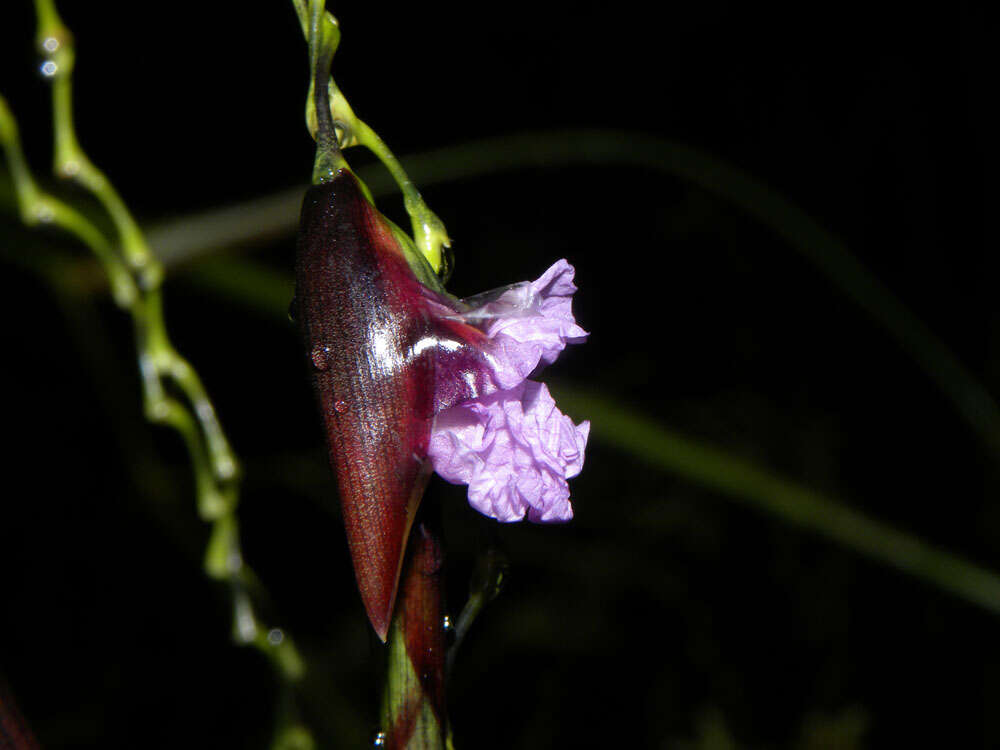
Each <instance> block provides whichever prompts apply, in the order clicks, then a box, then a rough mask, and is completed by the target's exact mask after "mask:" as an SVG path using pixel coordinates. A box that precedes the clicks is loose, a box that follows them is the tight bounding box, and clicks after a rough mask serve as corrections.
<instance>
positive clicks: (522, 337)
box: [427, 260, 590, 522]
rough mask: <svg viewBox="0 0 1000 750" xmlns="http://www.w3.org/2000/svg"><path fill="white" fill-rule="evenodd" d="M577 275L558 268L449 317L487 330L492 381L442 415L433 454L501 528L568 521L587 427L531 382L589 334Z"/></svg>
mask: <svg viewBox="0 0 1000 750" xmlns="http://www.w3.org/2000/svg"><path fill="white" fill-rule="evenodd" d="M573 274H574V270H573V267H572V266H571V265H570V264H569V263H567V262H566V261H565V260H559V261H557V262H556V263H555V264H553V265H552V267H551V268H549V270H548V271H546V272H545V273H544V274H543V275H542V277H541V278H539V279H538V280H537V281H534V282H530V283H528V282H525V283H522V284H515V285H513V286H510V287H506V288H504V289H501V290H497V291H495V292H490V293H487V294H485V295H480V296H479V297H477V298H474V299H471V300H465V304H466V305H467V308H466V310H464V311H462V312H460V313H455V312H452V313H451V314H450V315H448V316H446V317H449V318H451V319H455V320H460V321H461V322H462V323H464V324H467V325H472V326H474V327H476V328H477V329H479V330H480V331H482V333H483V334H484V335H485V341H483V342H482V343H481V344H480V346H481V350H482V352H483V355H484V357H483V360H484V362H485V366H486V367H487V368H488V369H489V372H488V373H487V374H486V377H485V378H483V377H482V375H480V380H483V381H485V382H487V383H489V386H488V387H486V388H480V389H479V392H480V393H482V394H485V395H478V396H477V397H476V398H472V399H471V400H466V401H464V402H461V403H458V404H457V405H455V406H451V407H450V408H448V409H445V410H443V411H441V412H440V413H439V414H438V415H437V417H436V418H435V420H434V424H433V426H432V428H431V438H430V443H429V445H428V450H427V455H428V458H429V459H430V460H431V463H432V465H433V466H434V470H435V471H436V472H437V473H438V474H440V475H441V477H443V478H444V479H446V480H447V481H449V482H452V483H455V484H468V485H469V503H470V504H471V505H472V506H473V507H474V508H475V509H476V510H478V511H479V512H480V513H483V514H484V515H487V516H490V517H491V518H495V519H497V520H498V521H505V522H506V521H520V520H521V519H523V518H524V517H525V515H527V517H528V520H530V521H536V522H549V521H568V520H569V519H571V518H572V517H573V508H572V506H571V505H570V502H569V486H568V485H567V483H566V480H567V479H570V478H571V477H574V476H576V475H577V474H579V473H580V470H581V469H582V468H583V454H584V448H585V447H586V445H587V436H588V434H589V432H590V423H589V422H583V423H581V424H579V425H574V424H573V422H572V420H571V419H570V418H569V417H567V416H565V415H564V414H562V413H561V412H560V411H559V410H558V409H557V408H556V405H555V401H554V400H553V399H552V396H551V395H549V391H548V389H547V388H546V387H545V385H543V384H541V383H537V382H535V381H532V380H528V379H527V378H528V376H529V375H531V374H532V373H534V372H536V371H537V370H538V369H540V368H541V367H544V366H545V365H547V364H551V363H553V362H554V361H555V360H556V358H557V357H558V356H559V353H560V352H561V351H562V350H563V349H564V348H566V344H567V343H571V344H575V343H582V342H583V340H584V339H585V338H586V336H587V332H586V331H584V330H583V329H582V328H580V326H578V325H577V324H576V321H575V319H574V318H573V313H572V310H571V305H572V295H573V292H575V291H576V286H574V284H573Z"/></svg>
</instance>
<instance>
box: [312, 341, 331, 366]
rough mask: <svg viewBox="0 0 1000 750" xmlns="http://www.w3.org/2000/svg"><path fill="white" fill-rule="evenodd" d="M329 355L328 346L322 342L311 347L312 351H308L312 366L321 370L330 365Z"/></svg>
mask: <svg viewBox="0 0 1000 750" xmlns="http://www.w3.org/2000/svg"><path fill="white" fill-rule="evenodd" d="M329 356H330V347H328V346H325V345H324V344H319V345H317V346H314V347H313V350H312V352H310V353H309V359H311V360H312V364H313V367H315V368H316V369H317V370H319V371H320V372H322V371H323V370H325V369H326V368H327V367H329V366H330V362H329V361H328V357H329Z"/></svg>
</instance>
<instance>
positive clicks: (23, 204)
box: [0, 0, 304, 682]
mask: <svg viewBox="0 0 1000 750" xmlns="http://www.w3.org/2000/svg"><path fill="white" fill-rule="evenodd" d="M35 9H36V14H37V19H38V37H37V38H38V46H39V49H40V50H41V52H42V54H43V55H44V56H45V58H46V60H45V62H44V63H43V65H42V73H43V75H45V76H46V77H47V78H48V79H49V81H50V82H51V84H52V106H53V130H54V138H55V147H54V165H53V166H54V171H55V173H56V175H57V176H59V177H62V178H67V179H72V180H73V181H75V182H76V183H78V184H79V185H80V186H82V187H83V188H85V189H86V190H88V191H89V192H90V193H91V194H93V195H94V196H95V197H96V198H97V200H98V201H99V202H100V204H101V205H102V206H103V208H104V210H105V211H106V212H107V215H108V216H109V217H110V219H111V221H112V223H113V225H114V227H115V231H116V234H117V238H116V241H112V240H111V239H110V238H108V237H107V236H106V235H105V234H104V233H103V232H102V231H101V230H99V229H98V228H97V226H96V225H95V224H94V223H92V222H91V221H90V220H89V219H88V218H86V217H85V216H83V214H81V213H80V212H79V211H77V210H76V209H74V208H73V207H71V206H69V205H68V204H66V203H64V202H62V201H60V200H58V199H57V198H55V197H53V196H51V195H49V194H47V193H45V192H43V191H42V190H41V189H40V188H39V187H38V184H37V182H36V181H35V179H34V177H33V176H32V174H31V172H30V170H29V168H28V165H27V161H26V160H25V158H24V154H23V151H22V149H21V144H20V138H19V135H18V128H17V123H16V121H15V119H14V117H13V113H12V112H11V111H10V108H9V107H8V106H7V103H6V100H5V99H4V98H3V97H2V96H0V146H2V149H3V154H4V156H5V159H6V162H7V164H8V166H9V169H10V175H11V178H12V181H13V184H14V194H15V197H16V200H17V202H18V208H19V211H20V214H21V217H22V219H23V220H24V222H25V223H26V224H28V225H29V226H34V225H39V224H49V225H52V226H57V227H60V228H62V229H64V230H65V231H67V232H69V233H70V234H72V235H73V236H74V237H76V238H77V239H79V240H80V241H81V242H83V243H84V244H85V245H86V246H87V247H89V248H90V249H91V250H92V251H93V252H94V254H95V255H96V256H97V258H98V259H99V260H100V261H101V263H102V265H103V266H104V267H105V269H106V271H107V274H108V277H109V280H110V283H111V286H112V290H113V292H114V297H115V300H116V302H117V303H118V304H119V306H121V307H123V308H124V309H126V310H127V311H128V312H129V314H130V315H131V317H132V321H133V328H134V333H135V341H136V348H137V354H138V360H139V370H140V375H141V378H142V384H143V400H144V405H145V412H146V415H147V418H148V419H149V420H150V421H152V422H156V423H160V424H165V425H168V426H170V427H172V428H173V429H174V430H175V431H176V432H177V433H178V434H179V435H180V436H181V438H182V439H183V441H184V443H185V446H186V447H187V450H188V454H189V455H190V457H191V463H192V468H193V471H194V475H195V486H196V491H197V496H198V509H199V513H200V515H201V516H202V517H203V518H204V519H205V520H208V521H212V522H213V533H212V538H211V542H210V544H209V548H208V552H207V555H206V570H207V572H208V573H209V575H211V576H212V577H213V578H217V579H221V580H225V581H227V582H228V583H229V584H230V588H231V590H232V591H233V613H234V631H235V632H236V634H237V636H238V640H240V641H241V642H245V643H248V644H250V645H254V646H256V647H257V648H258V649H260V650H261V651H263V652H264V653H265V654H266V655H267V656H268V657H269V658H270V660H271V661H272V663H273V664H274V666H275V668H276V670H277V672H278V674H279V675H280V676H281V677H282V679H283V680H284V681H286V682H294V681H297V680H299V679H300V678H301V677H302V674H303V671H304V668H303V664H302V660H301V658H300V657H299V655H298V652H297V651H296V650H295V647H294V644H293V643H292V641H291V639H290V638H288V636H286V635H285V634H284V633H283V631H281V630H280V629H277V628H271V629H269V630H268V629H266V628H265V629H263V630H259V629H258V627H257V620H256V616H255V614H254V611H253V606H252V601H251V598H250V596H249V593H248V589H249V586H250V584H252V583H253V582H254V581H255V578H254V576H253V573H252V571H250V569H249V568H248V567H247V566H245V565H244V563H243V558H242V554H241V552H240V546H239V535H238V533H237V524H236V516H235V510H236V505H237V499H238V495H239V467H238V464H237V462H236V458H235V455H234V453H233V452H232V450H231V448H230V445H229V441H228V439H227V438H226V436H225V433H224V432H223V430H222V427H221V425H220V424H219V421H218V417H217V415H216V412H215V408H214V406H213V405H212V402H211V400H210V399H209V397H208V394H207V393H206V391H205V389H204V386H203V385H202V383H201V380H200V378H199V377H198V375H197V372H196V371H195V370H194V368H193V367H192V366H191V365H190V364H189V363H188V362H187V360H185V359H184V358H183V357H182V356H181V355H180V354H178V352H177V351H176V349H175V348H174V347H173V345H172V343H171V342H170V338H169V336H168V334H167V329H166V323H165V319H164V315H163V299H162V295H161V292H160V283H161V280H162V276H163V274H162V270H161V269H162V267H161V265H160V263H159V261H158V260H157V259H156V257H155V256H154V255H153V254H152V252H151V251H150V249H149V245H148V243H147V242H146V239H145V236H144V235H143V233H142V231H141V229H140V228H139V225H138V223H137V222H136V221H135V220H134V218H133V217H132V214H131V212H130V211H129V210H128V208H127V206H126V205H125V203H124V201H123V200H122V199H121V197H120V196H119V195H118V192H117V191H116V190H115V188H114V186H113V185H112V184H111V182H110V181H109V180H108V179H107V177H106V176H105V175H104V173H103V172H101V171H100V170H99V169H97V167H95V166H94V165H93V164H92V163H91V161H90V159H89V158H88V157H87V155H86V154H85V153H84V152H83V150H82V148H81V147H80V145H79V142H78V141H77V137H76V132H75V128H74V126H73V113H72V78H71V73H72V69H73V63H74V56H75V51H74V48H73V45H72V34H71V33H70V31H69V30H68V29H67V28H66V27H65V25H64V24H63V23H62V21H61V19H60V18H59V16H58V13H57V12H56V8H55V4H54V2H53V0H35ZM116 247H118V248H121V253H122V255H123V256H124V257H119V255H118V254H117V252H116V250H115V248H116ZM174 394H179V395H180V397H181V398H176V397H175V395H174ZM250 626H252V628H251V627H250ZM251 630H252V633H251ZM261 633H263V635H262V636H261V637H258V636H259V635H260V634H261ZM248 634H250V635H251V637H247V636H248ZM276 634H280V637H278V636H277V635H276Z"/></svg>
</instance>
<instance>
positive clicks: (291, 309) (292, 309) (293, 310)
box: [288, 297, 299, 323]
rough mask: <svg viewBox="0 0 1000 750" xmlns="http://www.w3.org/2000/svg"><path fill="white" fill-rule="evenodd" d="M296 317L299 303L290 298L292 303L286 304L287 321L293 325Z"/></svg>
mask: <svg viewBox="0 0 1000 750" xmlns="http://www.w3.org/2000/svg"><path fill="white" fill-rule="evenodd" d="M298 316H299V301H298V300H297V299H295V297H292V301H291V302H289V303H288V319H289V320H290V321H292V322H293V323H294V322H295V320H296V318H298Z"/></svg>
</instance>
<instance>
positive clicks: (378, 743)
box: [372, 732, 389, 747]
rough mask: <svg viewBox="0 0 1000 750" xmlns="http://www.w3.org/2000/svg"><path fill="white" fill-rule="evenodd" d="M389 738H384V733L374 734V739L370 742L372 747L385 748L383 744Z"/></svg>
mask: <svg viewBox="0 0 1000 750" xmlns="http://www.w3.org/2000/svg"><path fill="white" fill-rule="evenodd" d="M388 739H389V738H388V737H386V735H385V732H376V733H375V739H374V740H372V745H373V746H374V747H385V743H386V741H387V740H388Z"/></svg>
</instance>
